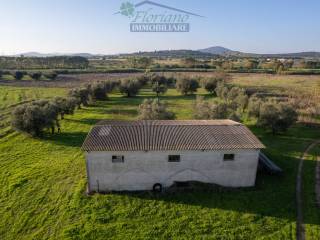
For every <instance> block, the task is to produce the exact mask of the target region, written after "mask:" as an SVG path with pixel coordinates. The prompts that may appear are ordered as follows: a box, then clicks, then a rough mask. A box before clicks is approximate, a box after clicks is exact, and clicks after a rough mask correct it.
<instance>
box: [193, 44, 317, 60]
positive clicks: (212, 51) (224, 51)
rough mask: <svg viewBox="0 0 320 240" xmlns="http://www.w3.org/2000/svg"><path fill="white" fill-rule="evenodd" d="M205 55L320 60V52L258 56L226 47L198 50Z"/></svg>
mask: <svg viewBox="0 0 320 240" xmlns="http://www.w3.org/2000/svg"><path fill="white" fill-rule="evenodd" d="M198 51H200V52H203V53H210V54H217V55H220V56H224V57H230V56H235V57H263V58H320V52H298V53H276V54H263V53H262V54H257V53H245V52H239V51H234V50H230V49H228V48H225V47H220V46H215V47H209V48H204V49H200V50H198Z"/></svg>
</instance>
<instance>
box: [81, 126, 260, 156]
mask: <svg viewBox="0 0 320 240" xmlns="http://www.w3.org/2000/svg"><path fill="white" fill-rule="evenodd" d="M261 148H264V145H263V144H262V143H261V142H260V141H259V140H258V139H257V137H256V136H254V135H253V133H252V132H251V131H250V130H249V129H248V128H247V127H246V126H244V125H242V124H240V123H237V122H234V121H231V120H155V121H153V120H146V121H113V120H111V121H101V122H99V123H98V124H97V125H96V126H94V127H93V128H92V130H91V131H90V133H89V134H88V136H87V138H86V140H85V142H84V143H83V146H82V149H83V150H84V151H164V150H169V151H170V150H219V149H261Z"/></svg>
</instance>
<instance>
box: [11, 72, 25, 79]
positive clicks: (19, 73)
mask: <svg viewBox="0 0 320 240" xmlns="http://www.w3.org/2000/svg"><path fill="white" fill-rule="evenodd" d="M13 76H14V78H15V79H16V80H21V79H22V78H23V76H24V72H21V71H16V72H15V73H14V75H13Z"/></svg>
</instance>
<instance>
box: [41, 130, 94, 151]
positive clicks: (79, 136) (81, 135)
mask: <svg viewBox="0 0 320 240" xmlns="http://www.w3.org/2000/svg"><path fill="white" fill-rule="evenodd" d="M87 134H88V132H61V133H56V134H53V135H50V134H46V135H45V136H43V139H44V140H46V141H48V142H52V143H54V144H56V145H61V146H67V147H79V148H80V147H81V146H82V144H83V142H84V140H85V138H86V136H87Z"/></svg>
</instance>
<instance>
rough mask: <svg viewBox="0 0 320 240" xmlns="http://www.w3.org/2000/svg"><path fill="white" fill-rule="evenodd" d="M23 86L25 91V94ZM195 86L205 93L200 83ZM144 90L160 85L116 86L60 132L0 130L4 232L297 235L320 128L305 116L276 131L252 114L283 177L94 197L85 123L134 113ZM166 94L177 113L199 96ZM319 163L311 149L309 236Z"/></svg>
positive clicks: (317, 219) (314, 233) (21, 235)
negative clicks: (299, 182) (298, 202)
mask: <svg viewBox="0 0 320 240" xmlns="http://www.w3.org/2000/svg"><path fill="white" fill-rule="evenodd" d="M65 91H66V90H64V89H50V88H46V89H28V88H25V89H20V88H8V87H1V88H0V97H1V98H2V100H3V98H4V97H3V96H4V95H3V94H5V95H6V96H7V97H6V100H5V102H3V101H1V104H2V105H1V107H2V108H5V107H7V106H12V105H13V104H16V103H18V102H21V101H23V100H28V99H34V98H38V97H48V98H50V97H52V96H54V95H63V94H65ZM22 92H23V93H22ZM19 94H20V95H21V94H24V95H26V96H27V97H26V98H25V99H23V100H21V99H20V97H19ZM198 94H202V95H205V94H206V93H205V91H204V90H202V89H201V90H199V91H198ZM146 97H154V94H153V93H152V92H151V91H150V90H149V89H143V91H141V93H140V94H139V95H138V96H137V97H135V98H125V97H123V96H121V95H120V94H119V93H117V92H115V93H113V94H111V95H110V96H109V100H108V101H98V102H95V103H94V104H92V105H90V106H88V107H84V108H82V109H80V110H77V111H76V113H75V114H74V115H72V116H66V117H65V120H62V121H61V126H62V132H61V133H60V134H55V135H50V134H46V135H45V136H44V137H43V138H41V139H33V138H30V137H28V136H26V135H23V134H20V133H16V132H12V133H10V134H7V135H6V136H4V137H2V138H0V189H1V191H0V216H1V221H0V239H6V240H11V239H14V240H16V239H204V238H205V239H246V240H247V239H295V237H296V209H295V179H296V173H297V167H298V161H299V157H300V155H301V153H302V152H303V150H304V149H305V148H306V146H307V145H308V144H309V143H310V142H312V141H313V140H314V139H316V138H319V136H320V134H319V132H317V131H315V130H314V129H310V128H306V127H303V126H300V125H296V126H295V127H293V128H291V129H290V130H289V131H288V132H287V133H286V134H281V135H277V136H272V134H271V133H269V132H266V131H264V130H262V129H259V128H256V127H255V126H254V125H253V124H252V122H247V123H246V124H247V125H248V126H249V127H250V128H251V129H252V130H253V131H254V133H255V134H256V135H257V136H258V137H259V138H260V139H261V141H262V142H263V143H264V144H265V145H266V146H267V149H266V150H265V152H266V153H267V154H268V156H270V157H271V159H273V160H274V161H275V162H276V163H277V164H278V165H279V166H280V167H281V168H283V170H284V174H283V175H282V176H269V175H266V174H262V173H259V175H258V177H257V183H256V187H254V188H247V189H223V188H217V189H211V190H207V191H205V190H197V191H190V192H177V193H170V194H169V193H167V194H154V193H113V194H107V195H100V194H95V195H93V196H87V195H86V194H85V190H86V171H85V162H84V154H83V152H82V151H81V150H80V147H81V145H82V142H83V141H84V139H85V137H86V135H87V133H88V131H89V130H90V128H91V127H92V126H93V125H94V124H95V122H97V121H99V120H100V119H135V118H136V117H137V107H138V105H139V104H140V103H141V102H142V101H143V99H144V98H146ZM206 97H207V98H210V96H209V95H206ZM161 98H162V99H163V100H165V101H167V102H168V105H169V108H170V110H172V111H174V112H175V113H176V116H177V119H191V118H192V111H193V103H194V100H195V96H186V97H185V96H181V95H180V94H179V93H177V92H176V91H175V90H173V89H170V90H169V91H168V92H167V94H166V95H164V96H162V97H161ZM20 100H21V101H20ZM314 167H315V158H314V157H312V156H310V159H309V160H308V161H306V162H305V165H304V173H305V175H304V178H305V182H306V183H308V187H306V188H304V198H305V199H306V200H305V201H304V203H305V205H304V211H305V214H306V216H305V222H306V224H307V239H319V236H320V229H319V228H320V213H319V211H317V209H316V208H315V206H314V191H313V189H314Z"/></svg>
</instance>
